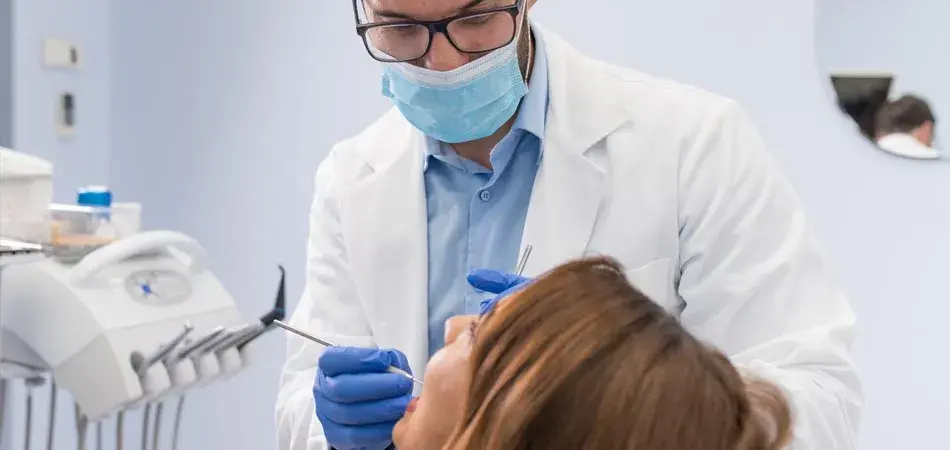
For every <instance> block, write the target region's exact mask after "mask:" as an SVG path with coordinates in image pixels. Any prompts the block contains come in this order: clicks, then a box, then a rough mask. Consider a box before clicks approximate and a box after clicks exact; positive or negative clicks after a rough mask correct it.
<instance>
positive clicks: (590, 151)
mask: <svg viewBox="0 0 950 450" xmlns="http://www.w3.org/2000/svg"><path fill="white" fill-rule="evenodd" d="M538 28H539V29H540V31H541V32H542V33H543V37H544V42H545V46H546V47H547V49H548V70H549V99H550V100H549V106H548V114H547V120H546V131H545V138H544V149H543V153H542V160H541V167H540V169H539V172H538V176H537V179H536V181H535V186H534V191H533V193H532V197H531V204H530V206H529V208H528V217H527V220H526V223H525V232H524V235H523V237H522V247H524V246H526V245H531V246H532V250H531V257H530V258H529V259H528V263H527V265H526V266H525V275H526V276H535V275H538V274H539V273H541V272H544V271H546V270H548V269H551V268H552V267H554V266H556V265H558V264H560V263H562V262H565V261H567V260H570V259H575V258H579V257H582V256H584V254H585V252H586V249H587V245H588V243H589V241H590V238H591V234H592V232H593V230H594V226H595V224H596V221H597V216H598V212H599V211H600V208H601V203H602V200H603V198H604V196H605V195H606V194H607V189H608V181H609V175H610V174H609V173H608V172H607V167H608V165H607V162H606V161H607V139H606V138H607V137H608V136H609V134H610V133H612V132H613V131H615V130H616V129H618V128H619V127H620V126H622V125H623V124H624V123H625V122H626V121H627V117H628V115H627V114H626V113H625V110H624V108H623V107H622V105H619V104H618V102H617V101H616V98H617V97H618V96H617V95H616V93H615V92H613V93H611V92H610V89H611V86H614V87H615V86H617V83H616V80H614V79H611V78H609V77H608V75H607V74H606V73H605V72H604V71H603V69H602V68H601V67H599V66H598V65H596V64H595V63H594V62H593V61H591V60H589V59H587V58H586V57H584V56H582V55H581V54H580V53H579V52H577V51H576V50H574V49H573V48H571V47H570V46H569V45H568V44H567V43H566V42H564V41H563V40H561V39H560V38H559V37H557V36H556V35H554V34H552V33H550V32H546V31H544V30H543V28H540V27H538ZM522 251H523V250H522Z"/></svg>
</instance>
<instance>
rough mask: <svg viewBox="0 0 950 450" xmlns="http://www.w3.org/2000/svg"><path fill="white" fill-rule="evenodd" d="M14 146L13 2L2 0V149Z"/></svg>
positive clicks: (0, 3)
mask: <svg viewBox="0 0 950 450" xmlns="http://www.w3.org/2000/svg"><path fill="white" fill-rule="evenodd" d="M12 145H13V2H12V0H0V147H10V146H12Z"/></svg>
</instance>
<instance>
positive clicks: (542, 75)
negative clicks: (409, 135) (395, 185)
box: [423, 29, 548, 170]
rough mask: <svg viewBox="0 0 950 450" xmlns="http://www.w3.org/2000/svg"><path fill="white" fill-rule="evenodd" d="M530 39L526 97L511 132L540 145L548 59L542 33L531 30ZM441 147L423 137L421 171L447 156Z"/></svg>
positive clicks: (543, 120) (546, 104)
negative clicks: (531, 137) (527, 136)
mask: <svg viewBox="0 0 950 450" xmlns="http://www.w3.org/2000/svg"><path fill="white" fill-rule="evenodd" d="M532 36H533V37H534V62H533V65H532V69H531V79H530V80H529V81H528V93H527V94H526V95H525V97H524V99H522V101H521V106H520V107H519V108H518V113H517V114H518V115H517V117H516V118H515V122H514V124H512V127H511V132H515V131H518V130H520V131H525V132H528V133H531V134H532V135H534V136H535V137H536V138H537V139H538V141H539V142H540V143H542V144H543V142H544V127H545V121H546V119H547V112H548V55H547V51H546V49H545V46H544V38H543V37H542V33H539V32H537V31H535V30H534V29H532ZM443 145H445V144H443V143H441V142H439V141H438V140H436V139H433V138H431V137H428V136H427V137H426V146H425V158H424V163H423V164H424V165H423V170H425V169H426V168H428V167H429V158H431V157H433V156H437V155H438V156H444V155H446V154H447V153H450V152H447V151H446V149H445V148H444V147H443ZM541 148H544V146H543V145H541ZM540 157H541V155H540V152H538V158H539V162H540Z"/></svg>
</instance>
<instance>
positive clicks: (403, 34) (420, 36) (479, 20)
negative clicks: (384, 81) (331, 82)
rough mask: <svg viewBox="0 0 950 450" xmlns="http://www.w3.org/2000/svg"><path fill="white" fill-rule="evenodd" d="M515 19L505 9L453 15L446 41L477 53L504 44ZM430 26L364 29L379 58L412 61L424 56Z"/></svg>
mask: <svg viewBox="0 0 950 450" xmlns="http://www.w3.org/2000/svg"><path fill="white" fill-rule="evenodd" d="M515 28H516V25H515V19H514V18H513V17H512V15H511V13H509V12H507V11H497V12H489V13H484V14H477V15H474V16H466V17H460V18H458V19H455V20H453V21H451V22H449V24H448V25H447V26H446V30H447V34H448V39H449V41H450V42H451V43H452V44H453V45H454V46H455V48H457V49H458V50H459V51H462V52H466V53H480V52H487V51H492V50H495V49H498V48H500V47H503V46H505V45H506V44H508V43H509V42H511V39H512V38H513V37H514V35H515ZM429 38H430V35H429V29H428V28H427V27H426V26H425V25H420V24H411V25H406V24H395V25H379V26H374V27H372V28H369V29H367V30H366V34H365V36H364V39H366V43H367V47H368V48H369V49H370V52H372V53H373V56H374V57H376V58H377V59H381V60H390V61H411V60H415V59H419V58H422V57H423V56H425V54H426V51H427V50H428V48H429Z"/></svg>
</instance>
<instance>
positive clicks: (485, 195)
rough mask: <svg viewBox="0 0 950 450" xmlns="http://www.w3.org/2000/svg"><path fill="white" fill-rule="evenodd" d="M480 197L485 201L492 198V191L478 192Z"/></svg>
mask: <svg viewBox="0 0 950 450" xmlns="http://www.w3.org/2000/svg"><path fill="white" fill-rule="evenodd" d="M478 198H480V199H481V200H482V201H483V202H487V201H489V200H491V192H489V191H487V190H485V191H481V192H479V193H478Z"/></svg>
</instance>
